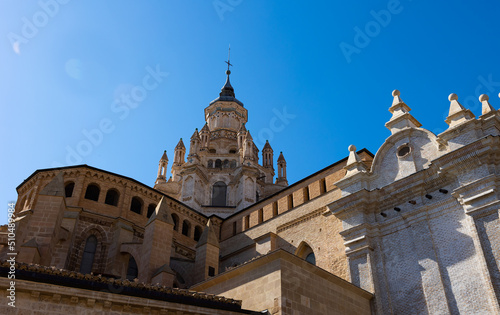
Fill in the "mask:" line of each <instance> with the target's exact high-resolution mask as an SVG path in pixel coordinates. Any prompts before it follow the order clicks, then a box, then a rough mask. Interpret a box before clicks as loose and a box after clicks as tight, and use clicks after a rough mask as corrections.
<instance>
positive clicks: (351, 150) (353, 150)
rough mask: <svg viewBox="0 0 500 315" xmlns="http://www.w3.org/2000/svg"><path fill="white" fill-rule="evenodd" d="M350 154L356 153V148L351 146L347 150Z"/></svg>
mask: <svg viewBox="0 0 500 315" xmlns="http://www.w3.org/2000/svg"><path fill="white" fill-rule="evenodd" d="M347 149H348V150H349V151H350V152H355V151H356V146H355V145H353V144H351V145H350V146H349V148H347Z"/></svg>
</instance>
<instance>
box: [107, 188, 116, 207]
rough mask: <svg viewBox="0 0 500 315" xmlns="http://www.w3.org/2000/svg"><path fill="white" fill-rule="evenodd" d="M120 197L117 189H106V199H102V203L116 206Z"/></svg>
mask: <svg viewBox="0 0 500 315" xmlns="http://www.w3.org/2000/svg"><path fill="white" fill-rule="evenodd" d="M119 197H120V194H119V193H118V191H116V190H114V189H110V190H108V192H107V193H106V200H104V203H105V204H107V205H112V206H115V207H116V206H118V198H119Z"/></svg>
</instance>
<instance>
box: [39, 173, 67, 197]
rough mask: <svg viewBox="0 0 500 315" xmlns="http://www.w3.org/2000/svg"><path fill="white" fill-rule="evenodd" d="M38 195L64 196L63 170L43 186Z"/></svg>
mask: <svg viewBox="0 0 500 315" xmlns="http://www.w3.org/2000/svg"><path fill="white" fill-rule="evenodd" d="M40 195H47V196H59V197H64V178H63V172H59V173H58V174H57V175H56V176H55V177H54V178H53V179H52V180H51V181H50V182H49V183H48V184H47V185H45V187H43V189H42V191H41V192H40Z"/></svg>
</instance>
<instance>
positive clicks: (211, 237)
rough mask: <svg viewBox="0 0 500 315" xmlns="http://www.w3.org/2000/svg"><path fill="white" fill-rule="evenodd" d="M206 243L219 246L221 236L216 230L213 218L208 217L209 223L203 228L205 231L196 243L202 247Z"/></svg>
mask: <svg viewBox="0 0 500 315" xmlns="http://www.w3.org/2000/svg"><path fill="white" fill-rule="evenodd" d="M205 244H210V245H213V246H216V247H219V238H218V237H217V233H216V231H215V227H214V225H213V223H212V220H210V219H208V222H207V225H206V226H205V229H204V230H203V233H202V234H201V236H200V240H199V241H198V243H197V244H196V247H200V246H202V245H205Z"/></svg>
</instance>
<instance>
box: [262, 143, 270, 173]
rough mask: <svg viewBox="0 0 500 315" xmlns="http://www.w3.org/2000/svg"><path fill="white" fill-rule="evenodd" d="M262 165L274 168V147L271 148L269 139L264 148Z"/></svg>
mask: <svg viewBox="0 0 500 315" xmlns="http://www.w3.org/2000/svg"><path fill="white" fill-rule="evenodd" d="M262 166H264V167H267V168H273V148H271V145H270V144H269V141H268V140H266V144H265V145H264V148H262Z"/></svg>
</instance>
